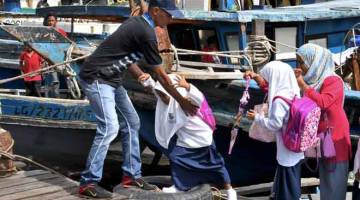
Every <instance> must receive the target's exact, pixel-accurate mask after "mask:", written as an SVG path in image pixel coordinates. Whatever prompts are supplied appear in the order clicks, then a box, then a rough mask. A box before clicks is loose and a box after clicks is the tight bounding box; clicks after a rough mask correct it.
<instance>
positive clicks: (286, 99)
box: [273, 96, 292, 106]
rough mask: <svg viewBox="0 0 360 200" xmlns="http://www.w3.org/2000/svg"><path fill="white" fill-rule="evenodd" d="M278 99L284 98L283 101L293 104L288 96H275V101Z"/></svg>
mask: <svg viewBox="0 0 360 200" xmlns="http://www.w3.org/2000/svg"><path fill="white" fill-rule="evenodd" d="M276 99H282V100H283V101H285V102H286V103H287V104H288V105H289V106H291V104H292V101H291V100H290V99H288V98H285V97H282V96H275V97H274V98H273V102H274V101H275V100H276Z"/></svg>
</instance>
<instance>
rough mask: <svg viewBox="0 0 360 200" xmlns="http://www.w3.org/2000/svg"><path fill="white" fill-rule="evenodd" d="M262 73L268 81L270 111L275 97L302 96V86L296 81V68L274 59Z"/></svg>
mask: <svg viewBox="0 0 360 200" xmlns="http://www.w3.org/2000/svg"><path fill="white" fill-rule="evenodd" d="M260 75H261V76H262V77H263V78H264V79H265V80H266V81H267V82H268V102H269V113H270V112H271V107H272V102H273V99H274V97H276V96H282V97H285V98H288V99H293V98H294V96H298V97H300V88H299V86H298V83H297V81H296V77H295V74H294V70H293V69H292V68H291V66H290V65H288V64H286V63H284V62H281V61H272V62H269V63H268V64H266V65H265V66H264V67H263V69H262V70H261V71H260Z"/></svg>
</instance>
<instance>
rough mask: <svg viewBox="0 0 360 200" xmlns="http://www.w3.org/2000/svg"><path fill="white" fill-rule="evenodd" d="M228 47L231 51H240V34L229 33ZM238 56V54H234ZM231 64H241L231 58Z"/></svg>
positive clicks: (226, 37)
mask: <svg viewBox="0 0 360 200" xmlns="http://www.w3.org/2000/svg"><path fill="white" fill-rule="evenodd" d="M225 40H226V45H227V47H228V50H229V51H238V50H239V34H238V33H228V34H226V35H225ZM233 54H236V53H233ZM230 63H231V64H239V63H240V62H239V59H237V58H231V59H230Z"/></svg>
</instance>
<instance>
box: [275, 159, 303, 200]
mask: <svg viewBox="0 0 360 200" xmlns="http://www.w3.org/2000/svg"><path fill="white" fill-rule="evenodd" d="M302 162H303V161H302V160H301V161H299V162H298V163H297V164H296V165H295V166H292V167H284V166H281V165H279V164H278V166H277V169H276V175H275V181H274V192H275V199H276V200H299V199H300V197H301V164H302Z"/></svg>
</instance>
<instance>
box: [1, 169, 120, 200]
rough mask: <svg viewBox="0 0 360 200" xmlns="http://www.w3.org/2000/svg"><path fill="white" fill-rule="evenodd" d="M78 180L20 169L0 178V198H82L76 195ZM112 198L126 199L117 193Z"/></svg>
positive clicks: (31, 199) (8, 199) (10, 199)
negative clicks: (9, 175) (14, 173)
mask: <svg viewBox="0 0 360 200" xmlns="http://www.w3.org/2000/svg"><path fill="white" fill-rule="evenodd" d="M78 186H79V184H78V182H76V181H73V180H71V179H69V178H66V177H64V176H61V175H57V174H52V173H50V172H47V171H44V170H34V171H20V172H18V173H17V174H16V175H14V176H11V177H8V178H0V196H1V200H16V199H27V200H38V199H41V200H50V199H59V200H60V199H61V200H65V199H69V200H70V199H83V198H81V197H79V196H78V193H77V192H78ZM114 199H126V198H125V197H124V196H120V195H118V194H116V195H114Z"/></svg>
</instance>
